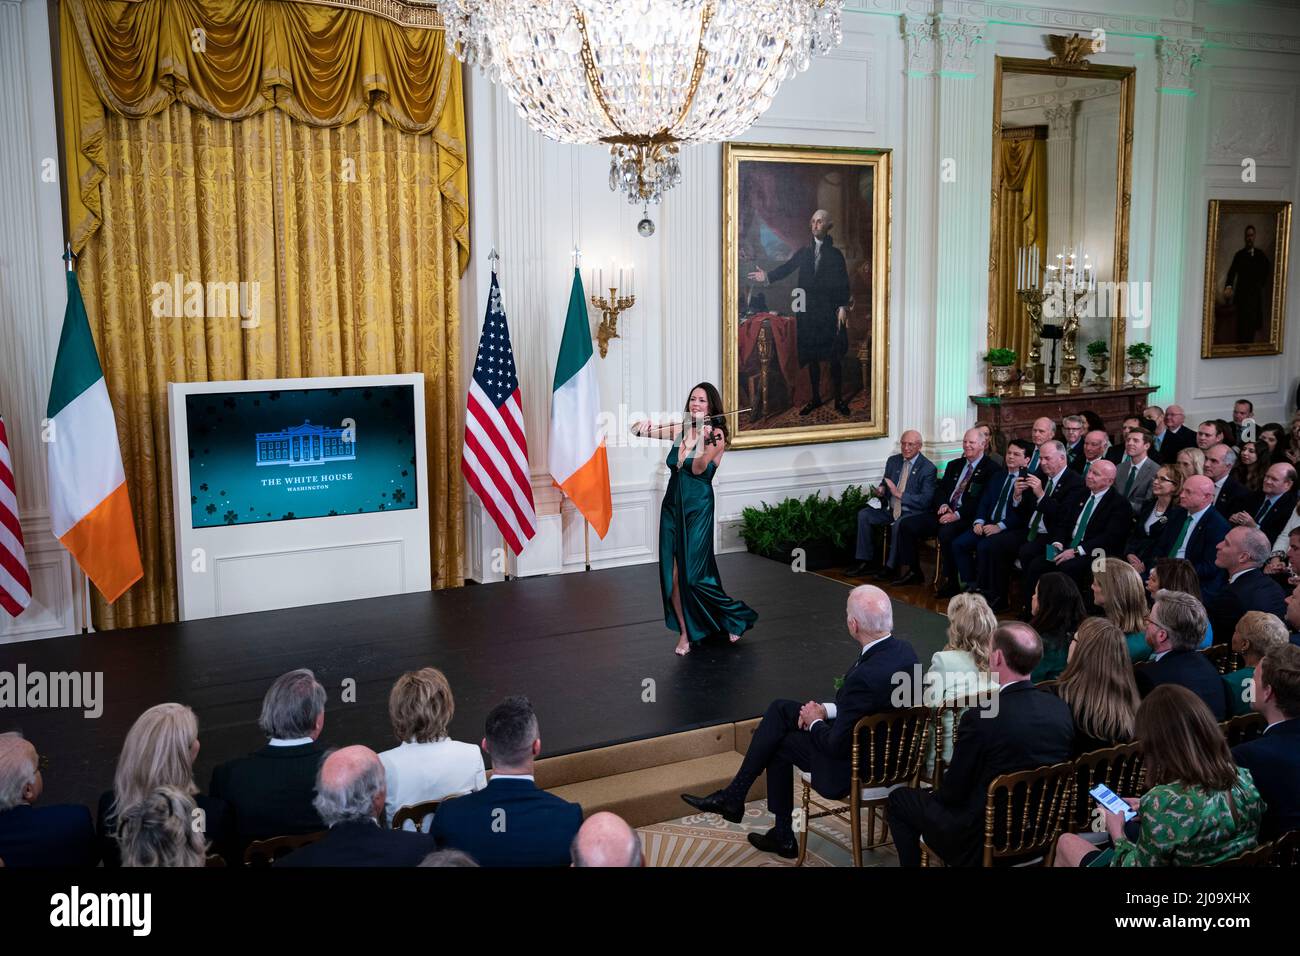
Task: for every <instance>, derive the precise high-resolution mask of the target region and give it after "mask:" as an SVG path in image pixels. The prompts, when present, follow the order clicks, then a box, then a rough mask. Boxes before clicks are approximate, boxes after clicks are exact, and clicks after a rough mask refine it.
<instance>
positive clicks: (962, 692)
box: [925, 594, 998, 775]
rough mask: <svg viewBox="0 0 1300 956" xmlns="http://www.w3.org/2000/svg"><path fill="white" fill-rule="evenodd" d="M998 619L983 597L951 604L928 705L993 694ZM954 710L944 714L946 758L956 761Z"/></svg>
mask: <svg viewBox="0 0 1300 956" xmlns="http://www.w3.org/2000/svg"><path fill="white" fill-rule="evenodd" d="M997 627H998V619H997V617H996V616H995V615H994V614H993V609H992V608H990V607H989V605H988V602H987V601H986V600H984V596H983V595H982V594H958V595H956V596H955V597H954V598H953V599H952V600H951V601H949V602H948V644H947V646H946V647H944V649H943V650H941V651H935V654H934V657H933V658H931V660H930V669H929V670H928V671H927V672H926V675H925V691H926V695H925V696H926V702H927V703H931V702H933V703H934V704H936V705H937V704H939V703H942V702H943V701H946V700H949V699H953V698H957V697H960V698H961V700H962V701H963V702H965V703H966V705H967V706H970V705H971V704H973V703H974V702H975V697H976V695H979V694H983V695H987V694H989V693H990V692H991V691H992V690H993V689H994V688H996V687H997V686H998V685H997V683H996V682H994V680H993V678H992V677H991V675H990V674H989V645H990V643H991V642H992V639H993V632H994V631H995V630H997ZM953 726H954V720H953V715H952V712H951V711H945V712H944V720H943V739H944V746H943V759H944V762H945V763H947V762H948V761H950V760H952V731H953ZM934 750H935V746H934V738H933V737H931V738H930V743H929V746H928V748H927V753H926V758H925V768H926V773H927V775H933V773H934Z"/></svg>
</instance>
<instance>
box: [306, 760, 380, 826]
mask: <svg viewBox="0 0 1300 956" xmlns="http://www.w3.org/2000/svg"><path fill="white" fill-rule="evenodd" d="M386 796H387V786H386V783H385V779H384V765H383V763H382V762H380V760H379V755H378V754H376V753H375V752H374V751H373V750H371V749H370V748H369V747H362V746H360V745H355V746H352V747H344V748H342V749H341V750H334V751H331V752H330V753H329V754H327V755H326V757H325V759H324V760H322V761H321V765H320V770H319V771H317V773H316V799H315V800H314V801H313V805H314V806H315V807H316V812H317V813H319V814H320V818H321V820H322V821H324V823H325V825H326V826H330V827H332V826H334V825H335V824H336V823H347V822H350V821H354V820H368V819H380V818H381V817H382V815H383V812H384V799H385V797H386Z"/></svg>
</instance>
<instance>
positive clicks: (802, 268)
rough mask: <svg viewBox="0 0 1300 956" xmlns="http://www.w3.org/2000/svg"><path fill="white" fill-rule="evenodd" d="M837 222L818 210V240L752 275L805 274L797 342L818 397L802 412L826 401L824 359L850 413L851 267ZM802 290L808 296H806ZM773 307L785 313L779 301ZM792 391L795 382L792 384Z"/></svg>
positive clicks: (838, 400)
mask: <svg viewBox="0 0 1300 956" xmlns="http://www.w3.org/2000/svg"><path fill="white" fill-rule="evenodd" d="M832 226H834V222H832V220H831V214H830V213H829V212H827V211H826V210H825V209H818V210H817V211H816V212H814V213H813V214H812V218H811V219H810V220H809V222H808V227H809V229H810V230H811V231H812V241H811V242H810V243H809V244H808V245H806V246H804V247H803V248H801V249H798V250H796V251H795V253H794V255H792V256H791V257H790V258H789V259H787V260H786V261H785V262H784V263H782V264H781V265H779V266H777V267H776V268H775V269H772V270H771V271H768V270H766V269H763V268H757V269H754V270H753V271H752V272H750V273H749V278H750V279H753V280H754V281H756V282H761V283H769V282H780V281H781V280H782V279H784V278H785V277H786V276H788V275H789V274H790V273H792V272H794V271H795V270H796V269H797V270H798V271H799V277H798V279H797V280H796V284H795V286H794V288H793V289H791V305H790V309H789V312H790V314H791V315H793V316H794V318H795V326H794V328H795V345H796V346H797V347H798V350H799V364H800V365H801V366H806V367H807V369H808V384H809V386H810V387H811V392H812V397H811V398H810V399H809V401H808V403H807V404H805V405H804V406H803V407H802V408H800V409H799V414H800V415H811V414H812V413H813V411H814V410H815V409H816V408H818V407H820V406H821V405H822V404H823V401H824V400H823V399H822V394H821V376H822V371H821V368H822V366H821V363H822V362H829V363H830V367H831V388H832V390H833V391H834V401H835V410H836V411H837V412H839V413H840V414H841V415H843V416H845V417H848V415H849V414H850V412H849V406H848V403H847V402H845V401H844V398H843V394H842V393H843V387H844V386H843V380H844V372H843V364H844V356H845V354H846V353H847V352H848V348H849V337H848V323H849V300H850V298H851V297H852V292H851V290H850V288H849V270H848V267H847V266H846V265H845V262H844V253H842V252H840V250H839V249H836V248H835V245H834V243H833V242H832V241H831V227H832ZM801 293H802V294H801ZM772 307H773V308H774V309H775V310H776V311H778V312H781V311H784V309H783V308H781V307H779V306H778V305H777V303H776V302H775V301H773V303H772ZM790 386H791V391H792V392H793V391H794V388H795V383H794V382H791V383H790Z"/></svg>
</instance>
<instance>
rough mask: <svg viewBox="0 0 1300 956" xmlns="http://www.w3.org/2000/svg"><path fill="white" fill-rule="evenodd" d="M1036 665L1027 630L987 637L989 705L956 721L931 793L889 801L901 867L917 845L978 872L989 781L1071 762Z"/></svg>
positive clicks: (1060, 721)
mask: <svg viewBox="0 0 1300 956" xmlns="http://www.w3.org/2000/svg"><path fill="white" fill-rule="evenodd" d="M1062 454H1064V452H1062ZM1042 658H1043V642H1042V639H1041V638H1040V637H1039V636H1038V632H1037V631H1035V630H1034V629H1033V628H1032V627H1030V626H1029V625H1028V624H1022V623H1020V622H1018V621H1012V622H1008V623H1006V624H1003V625H1002V626H1001V627H999V628H998V629H997V630H996V631H994V632H993V641H992V647H991V648H990V652H989V673H990V674H991V675H992V678H993V680H994V681H996V682H997V683H998V684H1000V685H1001V687H1000V689H999V690H998V691H997V696H996V698H995V699H994V701H993V702H991V703H990V704H989V705H987V706H985V705H983V704H981V705H980V706H973V707H971V708H970V709H969V710H967V711H966V713H965V714H963V715H962V718H961V722H960V723H959V724H958V728H957V743H956V746H955V747H954V748H953V753H952V763H951V764H950V765H949V766H948V769H947V770H946V771H944V774H943V780H942V782H941V783H940V785H939V790H938V793H932V792H930V791H927V790H921V789H919V788H912V787H900V788H899V789H897V790H895V791H894V792H893V793H891V794H890V795H889V828H890V830H891V831H892V832H893V834H894V846H895V847H897V849H898V862H899V863H900V864H902V865H903V866H918V865H919V864H920V862H921V848H920V841H921V839H922V838H924V839H925V844H926V846H927V847H929V848H930V850H931V851H933V852H934V853H936V854H938V856H939V858H940V859H942V860H943V861H944V863H946V864H948V865H949V866H978V865H979V863H980V860H981V857H982V849H981V848H982V845H983V839H982V838H983V835H984V807H985V804H986V803H987V799H988V790H989V784H990V783H992V782H993V779H994V778H995V777H998V776H1001V775H1002V774H1004V773H1015V772H1016V771H1018V770H1031V769H1033V768H1035V767H1043V766H1050V765H1051V764H1054V763H1060V762H1061V761H1063V760H1068V759H1070V755H1071V752H1072V748H1073V746H1074V718H1073V716H1072V715H1071V713H1070V708H1069V705H1067V704H1066V703H1065V702H1064V701H1063V700H1061V699H1060V698H1059V697H1057V696H1056V695H1055V694H1049V693H1046V692H1045V691H1040V690H1038V689H1037V688H1036V687H1034V685H1033V684H1032V683H1031V682H1030V680H1029V675H1030V674H1031V673H1033V670H1034V668H1035V667H1037V666H1038V664H1039V662H1040V661H1041V660H1042Z"/></svg>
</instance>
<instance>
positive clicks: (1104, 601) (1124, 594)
mask: <svg viewBox="0 0 1300 956" xmlns="http://www.w3.org/2000/svg"><path fill="white" fill-rule="evenodd" d="M1092 603H1093V604H1095V605H1097V607H1099V608H1100V609H1101V613H1102V614H1103V615H1104V616H1105V618H1106V620H1107V621H1109V622H1110V623H1111V624H1114V625H1115V626H1116V627H1118V628H1119V630H1120V633H1121V634H1122V635H1123V636H1124V648H1125V650H1126V651H1127V652H1128V656H1129V661H1130V663H1132V664H1136V663H1137V662H1139V661H1144V660H1146V659H1147V658H1148V657H1150V656H1151V648H1149V647H1147V633H1146V628H1147V599H1146V593H1145V592H1144V591H1143V589H1142V578H1141V576H1139V575H1138V573H1137V572H1136V571H1134V570H1133V568H1132V567H1131V566H1130V565H1129V564H1128V563H1126V562H1124V561H1121V560H1120V559H1119V558H1107V559H1106V560H1105V562H1103V566H1102V570H1100V571H1098V572H1097V573H1096V574H1094V575H1093V576H1092Z"/></svg>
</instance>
